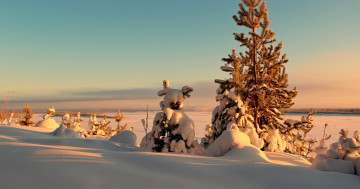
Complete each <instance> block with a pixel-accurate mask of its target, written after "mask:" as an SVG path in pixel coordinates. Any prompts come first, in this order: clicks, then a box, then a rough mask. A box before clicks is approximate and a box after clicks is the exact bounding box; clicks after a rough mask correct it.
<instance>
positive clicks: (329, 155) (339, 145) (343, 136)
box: [311, 129, 360, 176]
mask: <svg viewBox="0 0 360 189" xmlns="http://www.w3.org/2000/svg"><path fill="white" fill-rule="evenodd" d="M339 134H340V137H339V141H338V142H335V143H332V144H331V145H330V149H328V150H327V152H326V153H325V154H318V155H317V156H316V158H315V159H314V161H313V163H312V165H311V167H312V168H314V169H318V170H321V171H336V172H342V173H348V174H357V175H359V176H360V172H359V171H360V136H359V135H360V131H359V130H357V131H355V132H354V133H353V136H352V137H348V130H346V129H341V131H340V133H339Z"/></svg>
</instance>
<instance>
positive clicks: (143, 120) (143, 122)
mask: <svg viewBox="0 0 360 189" xmlns="http://www.w3.org/2000/svg"><path fill="white" fill-rule="evenodd" d="M141 123H142V125H143V128H144V131H145V143H146V142H147V134H148V128H149V106H146V118H145V119H141ZM145 145H146V144H145Z"/></svg>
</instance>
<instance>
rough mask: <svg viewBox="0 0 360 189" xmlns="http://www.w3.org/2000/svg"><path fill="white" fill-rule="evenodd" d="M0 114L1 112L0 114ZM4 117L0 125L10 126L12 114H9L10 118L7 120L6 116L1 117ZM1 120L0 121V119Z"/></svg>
mask: <svg viewBox="0 0 360 189" xmlns="http://www.w3.org/2000/svg"><path fill="white" fill-rule="evenodd" d="M0 113H1V112H0ZM3 116H4V117H3V119H2V121H1V122H0V125H12V122H11V121H12V118H13V116H14V113H11V114H10V117H9V119H8V118H6V116H5V115H3ZM0 120H1V119H0Z"/></svg>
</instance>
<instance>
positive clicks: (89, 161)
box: [0, 126, 360, 189]
mask: <svg viewBox="0 0 360 189" xmlns="http://www.w3.org/2000/svg"><path fill="white" fill-rule="evenodd" d="M238 152H240V151H238ZM238 152H233V153H231V154H226V155H225V156H222V157H206V156H197V155H187V154H179V153H153V152H142V151H140V149H139V148H137V147H128V146H125V145H122V144H119V143H113V142H110V141H106V140H93V139H79V138H62V137H57V136H51V135H50V134H49V131H48V130H46V129H42V128H34V127H30V128H29V127H20V126H16V127H6V126H0V188H1V189H7V188H12V189H18V188H19V189H20V188H21V189H22V188H26V189H32V188H34V189H48V188H52V189H56V188H59V189H60V188H61V189H63V188H89V189H91V188H207V189H209V188H243V189H244V188H245V189H246V188H254V189H259V188H267V189H269V188H273V189H288V188H291V189H297V188H299V189H303V188H327V189H330V188H358V187H359V186H360V177H358V176H354V175H347V174H342V173H334V172H321V171H317V170H313V169H310V168H308V166H309V163H308V162H306V161H305V160H303V159H302V158H299V157H297V156H294V155H290V154H285V153H266V155H267V156H268V158H269V159H270V161H257V160H250V159H248V158H245V159H243V158H241V157H240V155H241V154H242V153H238Z"/></svg>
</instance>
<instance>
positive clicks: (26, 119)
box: [19, 104, 34, 126]
mask: <svg viewBox="0 0 360 189" xmlns="http://www.w3.org/2000/svg"><path fill="white" fill-rule="evenodd" d="M32 116H33V113H32V109H31V108H30V105H29V104H26V107H25V109H24V116H23V117H22V118H21V119H20V120H19V124H20V125H23V126H33V125H34V122H32V121H31V118H32Z"/></svg>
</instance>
